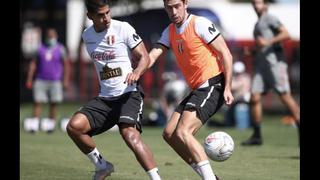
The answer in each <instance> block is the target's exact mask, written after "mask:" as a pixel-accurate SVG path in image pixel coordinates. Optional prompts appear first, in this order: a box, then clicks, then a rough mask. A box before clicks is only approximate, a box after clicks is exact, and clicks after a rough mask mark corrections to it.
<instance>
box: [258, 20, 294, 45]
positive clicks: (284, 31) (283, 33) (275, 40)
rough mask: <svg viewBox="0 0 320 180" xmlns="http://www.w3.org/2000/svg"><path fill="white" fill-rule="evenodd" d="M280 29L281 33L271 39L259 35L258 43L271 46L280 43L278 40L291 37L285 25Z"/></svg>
mask: <svg viewBox="0 0 320 180" xmlns="http://www.w3.org/2000/svg"><path fill="white" fill-rule="evenodd" d="M278 30H279V34H278V35H276V36H274V37H273V38H271V39H264V38H262V37H258V38H257V45H258V46H260V47H265V46H269V45H272V44H274V43H278V42H281V41H283V40H286V39H289V38H290V35H289V32H288V30H287V29H286V28H285V27H284V26H283V25H282V26H280V27H279V29H278Z"/></svg>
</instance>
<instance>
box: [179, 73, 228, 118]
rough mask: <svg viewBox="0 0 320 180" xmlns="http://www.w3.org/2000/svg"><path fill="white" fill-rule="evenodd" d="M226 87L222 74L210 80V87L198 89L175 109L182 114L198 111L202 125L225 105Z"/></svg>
mask: <svg viewBox="0 0 320 180" xmlns="http://www.w3.org/2000/svg"><path fill="white" fill-rule="evenodd" d="M224 87H225V81H224V75H223V73H221V74H220V75H217V76H215V77H212V78H211V79H209V86H208V87H205V88H198V89H196V90H193V91H191V92H190V93H189V95H188V96H187V97H186V98H184V99H183V100H182V102H181V103H180V104H179V105H178V107H177V108H176V109H175V111H176V112H178V113H180V114H182V112H183V111H196V112H197V117H198V118H199V119H200V120H201V122H202V124H204V123H206V122H207V121H208V119H209V118H210V117H211V116H213V115H214V114H215V113H216V112H217V111H218V110H219V109H220V107H221V106H222V105H223V103H224V98H223V92H224Z"/></svg>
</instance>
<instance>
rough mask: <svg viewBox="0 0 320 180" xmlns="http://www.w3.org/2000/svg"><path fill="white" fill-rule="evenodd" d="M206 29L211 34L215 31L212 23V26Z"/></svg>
mask: <svg viewBox="0 0 320 180" xmlns="http://www.w3.org/2000/svg"><path fill="white" fill-rule="evenodd" d="M208 31H209V33H210V34H213V33H214V32H216V28H215V27H214V25H213V24H212V26H210V27H208Z"/></svg>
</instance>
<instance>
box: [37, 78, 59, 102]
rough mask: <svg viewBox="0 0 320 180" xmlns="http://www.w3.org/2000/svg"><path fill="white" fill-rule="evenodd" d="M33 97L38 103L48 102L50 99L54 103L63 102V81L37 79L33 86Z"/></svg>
mask: <svg viewBox="0 0 320 180" xmlns="http://www.w3.org/2000/svg"><path fill="white" fill-rule="evenodd" d="M33 98H34V101H35V102H38V103H47V102H48V100H49V99H50V102H52V103H59V102H62V100H63V90H62V83H61V81H46V80H39V79H36V80H35V82H34V86H33Z"/></svg>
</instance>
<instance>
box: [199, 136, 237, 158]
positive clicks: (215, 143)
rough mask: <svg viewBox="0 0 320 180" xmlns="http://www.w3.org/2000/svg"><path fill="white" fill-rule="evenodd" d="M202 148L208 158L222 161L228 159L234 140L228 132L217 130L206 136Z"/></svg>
mask: <svg viewBox="0 0 320 180" xmlns="http://www.w3.org/2000/svg"><path fill="white" fill-rule="evenodd" d="M204 150H205V152H206V154H207V156H208V157H209V158H210V159H212V160H213V161H218V162H222V161H225V160H227V159H229V158H230V156H231V155H232V153H233V150H234V142H233V139H232V137H231V136H230V135H229V134H227V133H225V132H222V131H217V132H214V133H211V134H209V135H208V136H207V137H206V139H205V142H204Z"/></svg>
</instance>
